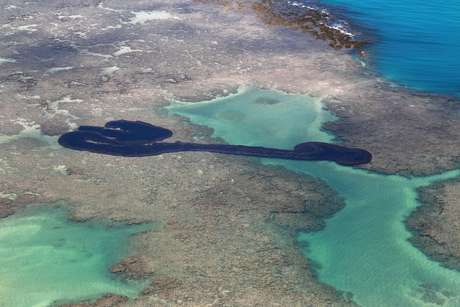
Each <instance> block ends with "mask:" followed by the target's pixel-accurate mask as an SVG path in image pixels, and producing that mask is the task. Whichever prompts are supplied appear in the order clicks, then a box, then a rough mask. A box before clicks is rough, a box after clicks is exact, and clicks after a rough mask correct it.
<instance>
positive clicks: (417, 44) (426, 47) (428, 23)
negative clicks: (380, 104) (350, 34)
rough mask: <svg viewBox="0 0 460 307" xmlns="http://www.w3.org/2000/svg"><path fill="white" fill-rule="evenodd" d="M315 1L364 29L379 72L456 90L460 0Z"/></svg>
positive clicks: (416, 84)
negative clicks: (327, 6) (336, 9)
mask: <svg viewBox="0 0 460 307" xmlns="http://www.w3.org/2000/svg"><path fill="white" fill-rule="evenodd" d="M296 2H302V1H296ZM303 2H305V3H309V2H311V1H310V0H305V1H303ZM320 3H321V4H325V5H332V6H333V7H335V8H339V11H340V12H343V15H344V16H345V19H348V20H350V21H351V23H352V24H354V26H355V27H354V28H355V29H356V28H358V29H359V27H360V26H361V27H362V28H364V29H366V30H365V31H364V34H365V36H368V37H371V38H372V39H373V43H372V44H371V45H369V47H368V51H369V63H370V64H371V66H373V67H374V68H375V69H376V70H377V71H378V72H380V73H381V74H382V75H383V76H384V77H385V78H387V79H390V80H392V81H394V82H396V83H399V84H402V85H405V86H408V87H411V88H414V89H419V90H423V91H428V92H436V93H442V94H449V95H456V96H460V73H459V71H460V1H458V0H430V1H426V0H405V1H401V0H367V1H362V0H320ZM332 11H334V9H332Z"/></svg>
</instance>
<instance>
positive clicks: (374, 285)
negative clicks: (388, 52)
mask: <svg viewBox="0 0 460 307" xmlns="http://www.w3.org/2000/svg"><path fill="white" fill-rule="evenodd" d="M169 110H170V111H171V112H173V113H176V114H179V115H182V116H185V117H187V118H189V119H190V120H191V122H193V123H195V124H200V125H204V126H208V127H211V128H213V129H214V136H216V137H221V138H223V139H225V140H226V141H227V142H228V143H231V144H246V145H264V146H273V147H279V148H292V147H293V146H294V145H295V144H297V143H301V142H305V141H308V140H316V141H333V136H331V135H329V134H327V133H326V132H324V131H322V130H321V126H322V124H323V123H324V122H326V121H330V120H334V117H333V116H332V115H331V114H330V113H328V112H327V111H326V110H324V109H323V108H322V106H321V103H320V101H319V100H318V99H314V98H311V97H306V96H294V95H286V94H283V93H279V92H273V91H266V90H257V89H246V90H243V91H241V92H240V93H238V94H236V95H232V96H229V97H224V98H219V99H216V100H213V101H211V102H203V103H194V104H190V103H188V104H185V103H178V102H176V103H174V104H173V105H172V106H171V107H169ZM261 161H262V162H263V163H265V164H275V165H282V166H284V167H286V168H288V169H291V170H293V171H296V172H300V173H304V174H308V175H311V176H314V177H316V178H320V179H321V180H323V181H324V182H326V183H327V184H328V185H330V186H331V187H332V188H333V189H334V190H335V191H336V192H337V193H338V194H339V195H340V196H341V197H342V198H343V199H344V200H345V202H346V207H345V209H343V210H341V211H340V212H339V213H337V214H336V215H335V216H334V217H332V218H331V219H329V220H328V221H327V226H326V228H325V229H324V230H323V231H320V232H316V233H303V234H301V235H300V236H299V242H300V245H301V246H303V250H304V252H305V254H306V256H307V257H308V258H310V259H312V260H313V261H314V262H315V264H316V265H317V266H316V270H317V273H318V277H319V279H320V280H321V281H323V282H325V283H327V284H330V285H332V286H334V287H335V288H337V289H339V290H343V291H347V292H350V293H352V294H353V299H354V300H355V301H356V302H357V303H358V304H360V305H362V306H392V307H395V306H404V307H408V306H437V305H443V306H460V273H459V272H456V271H451V270H448V269H446V268H443V267H441V266H440V265H439V264H438V263H436V262H433V261H431V260H430V259H428V258H427V257H426V256H425V255H424V254H422V253H421V252H420V251H419V250H417V249H416V248H414V247H413V246H412V245H411V244H410V243H409V242H408V241H407V239H408V238H409V237H410V234H409V232H408V231H407V230H406V228H405V226H404V223H403V222H404V219H405V217H407V216H408V214H409V213H410V212H411V211H412V210H413V209H414V208H415V207H416V206H417V202H416V196H417V195H416V189H417V188H418V187H421V186H426V185H429V184H431V183H433V182H435V181H439V180H445V179H449V178H453V177H456V176H458V175H459V174H460V173H459V171H451V172H446V173H444V174H440V175H437V176H432V177H424V178H404V177H400V176H386V175H382V174H376V173H371V172H367V171H364V170H359V169H353V168H347V167H341V166H338V165H336V164H333V163H329V162H302V161H300V162H299V161H283V160H269V159H264V160H261Z"/></svg>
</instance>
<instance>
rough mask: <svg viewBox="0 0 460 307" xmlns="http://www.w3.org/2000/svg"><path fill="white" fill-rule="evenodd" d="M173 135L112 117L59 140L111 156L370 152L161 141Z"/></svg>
mask: <svg viewBox="0 0 460 307" xmlns="http://www.w3.org/2000/svg"><path fill="white" fill-rule="evenodd" d="M172 135H173V132H172V131H171V130H168V129H165V128H162V127H158V126H154V125H151V124H148V123H145V122H141V121H128V120H115V121H110V122H108V123H106V124H105V126H104V127H96V126H80V127H79V128H78V130H76V131H72V132H68V133H65V134H63V135H62V136H61V137H60V138H59V144H61V145H62V146H64V147H67V148H70V149H75V150H85V151H90V152H95V153H101V154H108V155H114V156H127V157H142V156H154V155H160V154H163V153H172V152H181V151H206V152H213V153H223V154H232V155H241V156H255V157H264V158H273V159H287V160H311V161H333V162H336V163H337V164H340V165H347V166H351V165H360V164H366V163H369V162H370V161H371V160H372V155H371V154H370V153H369V152H368V151H366V150H364V149H359V148H347V147H344V146H340V145H334V144H328V143H322V142H306V143H301V144H298V145H296V146H295V147H294V150H286V149H276V148H266V147H258V146H243V145H227V144H196V143H183V142H174V143H164V142H160V141H162V140H164V139H167V138H169V137H171V136H172Z"/></svg>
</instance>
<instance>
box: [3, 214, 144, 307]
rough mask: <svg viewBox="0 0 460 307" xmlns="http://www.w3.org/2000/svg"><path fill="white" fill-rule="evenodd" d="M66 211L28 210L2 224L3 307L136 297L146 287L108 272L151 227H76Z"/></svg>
mask: <svg viewBox="0 0 460 307" xmlns="http://www.w3.org/2000/svg"><path fill="white" fill-rule="evenodd" d="M66 214H67V212H66V211H65V210H64V209H62V208H51V207H30V208H28V209H26V210H24V211H22V212H19V213H17V214H15V215H13V216H10V217H8V218H5V219H1V220H0V242H1V244H0V306H2V307H39V306H40V307H41V306H49V305H50V304H52V303H53V302H55V301H64V300H65V301H71V300H81V299H92V298H96V297H98V296H101V295H103V294H106V293H114V294H120V295H126V296H129V297H131V296H135V295H137V294H138V293H139V292H140V291H141V290H142V288H143V286H144V285H143V283H142V282H133V281H126V280H122V279H120V278H117V277H115V276H114V275H113V274H111V273H110V272H109V268H110V266H111V265H112V264H114V263H116V262H117V261H119V260H121V257H122V256H123V255H125V253H126V252H127V250H126V249H127V247H128V238H129V236H130V235H133V234H135V233H137V232H139V231H142V230H145V229H146V227H147V226H145V225H143V226H139V225H137V226H110V227H109V226H107V225H102V224H101V223H95V222H94V223H93V222H85V223H74V222H71V221H69V220H68V219H67V217H66Z"/></svg>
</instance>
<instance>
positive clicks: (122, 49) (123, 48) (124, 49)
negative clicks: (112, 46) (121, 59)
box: [113, 46, 142, 56]
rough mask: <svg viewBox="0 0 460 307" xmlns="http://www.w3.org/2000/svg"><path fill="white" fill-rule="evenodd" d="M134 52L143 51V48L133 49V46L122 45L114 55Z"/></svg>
mask: <svg viewBox="0 0 460 307" xmlns="http://www.w3.org/2000/svg"><path fill="white" fill-rule="evenodd" d="M132 52H142V50H140V49H131V47H129V46H121V47H120V49H118V50H117V51H115V52H114V53H113V56H120V55H123V54H127V53H132Z"/></svg>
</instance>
